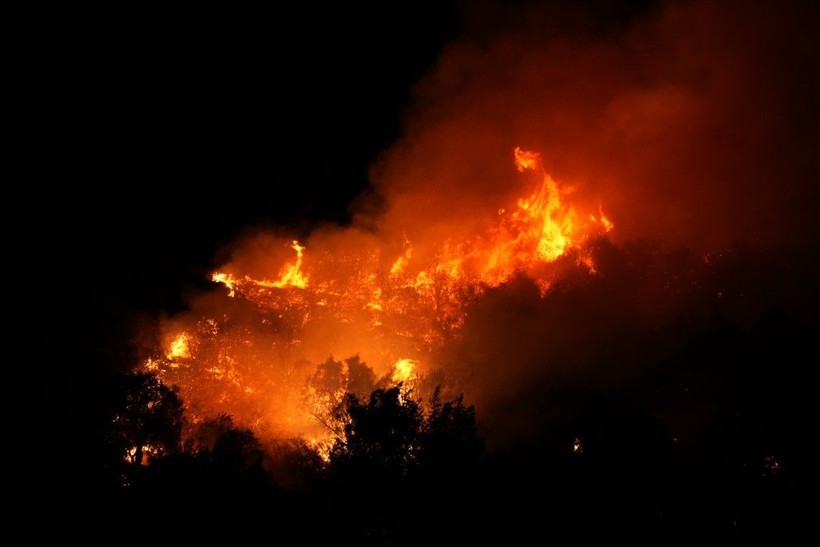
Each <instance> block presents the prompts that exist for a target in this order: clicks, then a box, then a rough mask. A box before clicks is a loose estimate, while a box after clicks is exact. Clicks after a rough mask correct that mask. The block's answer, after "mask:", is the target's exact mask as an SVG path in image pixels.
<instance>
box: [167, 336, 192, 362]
mask: <svg viewBox="0 0 820 547" xmlns="http://www.w3.org/2000/svg"><path fill="white" fill-rule="evenodd" d="M190 339H191V336H190V335H189V334H188V333H187V332H183V333H180V334H179V335H178V336H177V337H176V338H174V340H173V341H172V342H171V347H170V348H169V349H168V353H167V357H168V359H169V360H171V361H173V360H175V359H190V358H191V348H190V347H189V346H188V342H189V341H190Z"/></svg>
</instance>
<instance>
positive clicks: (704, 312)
mask: <svg viewBox="0 0 820 547" xmlns="http://www.w3.org/2000/svg"><path fill="white" fill-rule="evenodd" d="M557 5H558V6H560V9H559V8H558V7H555V5H551V4H547V3H523V4H517V5H514V7H512V8H500V7H495V8H493V9H494V10H496V11H492V10H491V7H490V5H489V4H488V5H483V6H482V9H484V10H489V11H484V12H481V13H468V14H465V35H464V36H463V37H462V38H460V39H459V40H457V41H455V42H453V43H451V44H449V45H448V46H447V47H446V48H445V49H444V50H443V51H442V54H441V56H440V58H439V60H438V62H437V63H436V65H435V68H434V70H433V71H432V72H431V73H430V74H428V75H427V76H425V77H424V78H423V79H422V80H421V81H419V82H418V83H417V85H416V86H415V89H414V99H413V101H412V102H411V104H409V105H407V108H406V111H405V115H406V126H405V132H404V135H403V137H402V138H401V139H400V140H399V141H398V142H397V143H395V145H394V146H392V147H390V148H389V149H388V150H386V151H385V152H384V153H383V154H382V156H381V157H380V158H378V159H377V161H375V162H374V165H373V167H372V171H371V176H372V184H373V188H372V192H371V193H370V194H369V195H366V196H362V197H361V199H360V200H359V201H358V202H357V203H355V204H354V210H353V213H354V216H353V218H354V220H353V223H352V224H351V225H350V226H332V225H329V226H323V227H319V228H317V229H315V230H314V231H312V232H311V233H309V234H308V235H307V236H306V237H301V238H299V241H298V243H295V242H293V241H292V240H293V239H296V236H293V235H292V234H290V233H289V232H288V229H287V227H282V230H281V232H280V233H270V232H263V233H259V234H256V235H254V236H250V237H248V238H246V239H244V240H242V241H239V242H237V244H236V246H235V248H234V249H233V252H232V254H231V256H230V259H229V260H227V261H226V263H225V264H224V265H223V266H222V267H220V272H221V273H222V274H223V277H222V278H220V279H219V280H220V281H221V282H223V283H225V285H227V288H228V289H230V291H231V292H233V291H234V289H235V288H237V287H238V290H239V291H240V295H239V297H238V298H236V299H235V300H231V299H232V298H234V296H233V295H228V294H227V291H223V290H220V291H216V292H214V293H209V294H207V295H204V296H193V297H192V301H191V306H190V311H189V313H187V314H183V315H181V316H179V317H176V318H172V319H170V320H168V321H167V322H166V323H164V324H163V335H162V337H161V338H162V343H163V344H164V345H166V347H167V345H168V344H170V343H171V342H173V341H176V340H178V339H179V338H178V337H179V336H180V332H193V331H196V332H198V333H199V336H200V338H199V341H198V342H197V344H198V345H196V347H194V348H192V349H191V350H190V352H193V353H187V352H186V353H185V354H184V355H182V354H181V355H179V356H175V357H171V356H168V359H171V361H172V362H171V364H167V363H166V365H164V366H167V367H168V368H167V370H168V371H169V374H171V375H172V376H171V377H172V378H176V379H178V380H179V381H182V382H184V383H185V384H186V385H187V386H188V391H187V392H186V391H185V390H183V396H185V395H189V396H193V395H192V394H193V393H194V392H195V391H196V390H197V389H200V388H201V389H202V390H203V393H204V395H202V397H201V398H200V400H199V402H198V404H199V405H200V409H201V411H202V412H211V413H215V412H217V411H218V410H219V409H220V406H219V405H225V406H224V407H223V408H228V409H229V410H230V411H231V412H233V413H234V414H236V415H237V416H238V417H239V418H240V419H241V420H242V421H244V422H247V423H257V422H258V420H255V418H254V416H255V415H256V414H259V415H265V416H267V417H268V418H269V419H270V420H271V421H272V422H275V424H274V425H273V426H271V429H272V430H273V431H285V432H286V433H289V434H290V433H304V432H306V431H307V430H308V426H307V425H305V424H307V423H308V422H310V419H309V416H305V415H304V413H302V414H300V413H299V411H298V410H293V409H292V408H289V407H288V408H285V407H277V409H276V410H275V411H274V410H272V405H273V404H274V403H271V402H270V401H269V400H267V399H270V398H271V397H275V400H276V401H278V402H280V403H281V402H282V401H285V403H286V404H291V403H292V404H293V405H297V406H298V405H299V404H300V401H301V399H300V397H301V394H300V392H299V390H300V389H302V387H303V386H304V381H305V379H306V378H307V377H308V376H310V375H311V374H312V373H313V368H312V367H314V366H315V365H318V364H319V363H320V362H322V361H324V360H325V359H326V358H327V357H328V356H331V357H333V358H335V359H339V360H341V359H345V358H348V357H350V356H353V355H360V356H361V358H362V360H363V361H365V362H366V363H367V364H368V365H369V366H371V367H372V368H373V369H374V370H375V371H376V374H377V375H378V376H385V375H389V374H390V373H391V370H392V369H391V367H392V365H393V363H394V362H395V361H397V360H399V359H411V360H412V361H413V362H414V363H416V365H417V367H418V372H419V373H420V374H423V373H426V374H430V375H433V374H434V373H436V374H440V376H436V378H448V379H450V380H452V381H453V384H454V386H455V389H460V390H463V391H465V392H466V394H467V397H468V400H470V401H472V402H476V403H477V404H478V408H479V413H480V416H481V418H482V421H483V423H484V424H486V426H487V428H488V431H489V432H491V433H492V434H493V435H495V437H494V439H503V438H509V437H511V436H515V435H516V434H517V433H518V428H519V426H520V429H521V431H525V430H527V429H528V428H530V427H534V425H533V424H526V423H525V421H526V420H525V416H527V415H531V410H532V409H533V407H531V406H528V404H527V403H522V402H521V400H522V394H525V393H529V392H528V391H527V390H532V391H537V389H536V388H535V387H533V386H541V385H551V386H565V385H573V386H578V385H580V384H584V385H585V386H586V387H587V388H589V389H594V387H591V386H602V385H606V386H610V387H611V388H612V389H624V390H636V389H637V390H639V388H638V387H636V384H635V383H634V382H633V378H634V376H635V375H636V374H640V375H643V376H645V375H646V374H649V373H648V372H647V370H652V367H656V366H661V365H663V366H665V367H666V368H667V369H670V368H671V365H670V363H672V362H674V361H675V359H676V358H677V357H675V356H676V355H677V353H676V352H677V351H678V350H679V349H680V347H681V346H683V345H685V344H686V343H687V340H686V339H685V338H682V336H683V335H682V334H681V333H682V332H684V331H681V330H674V331H672V330H671V327H670V324H672V323H673V322H674V324H675V325H677V327H676V328H678V327H679V326H680V324H681V321H682V322H683V323H686V322H693V323H697V322H699V321H703V322H706V323H708V322H709V321H711V320H713V318H714V315H715V313H719V314H720V315H721V316H722V317H725V318H729V319H730V320H731V321H732V322H734V324H735V325H736V326H737V328H739V329H741V330H742V329H743V328H745V327H746V326H748V325H750V324H754V322H755V321H757V320H758V319H760V317H761V315H762V312H761V309H762V308H764V307H765V306H766V305H768V304H770V303H771V302H770V299H771V298H773V296H772V295H771V294H770V293H769V292H768V291H769V290H770V289H769V288H770V287H772V286H773V285H774V284H775V283H774V282H773V281H772V279H774V278H777V277H778V276H780V275H781V274H782V273H783V272H781V271H780V270H777V269H776V268H774V269H767V268H770V266H771V264H772V263H773V262H776V260H773V259H770V258H768V257H770V256H775V255H759V254H756V253H757V252H758V251H756V250H757V249H759V250H761V252H762V251H765V252H767V253H770V252H775V251H778V252H779V251H780V250H782V248H783V247H789V248H792V247H799V246H801V245H813V244H814V241H813V236H812V234H813V231H812V222H813V220H814V219H813V215H814V206H815V205H816V203H817V197H818V196H817V189H816V186H817V185H816V182H817V176H818V174H819V173H818V166H817V159H816V151H817V150H818V149H820V146H819V145H820V135H818V132H817V127H818V126H817V119H816V118H817V110H816V108H815V106H814V101H815V99H816V97H817V96H818V92H820V89H818V82H817V76H816V74H817V73H818V71H817V68H820V67H818V66H817V65H818V59H817V53H816V51H815V50H814V49H813V47H812V46H813V39H812V38H811V36H810V33H811V32H812V30H813V29H812V28H811V17H810V16H811V15H812V13H811V12H812V9H811V7H810V6H809V4H808V3H803V2H787V3H777V4H774V3H771V4H766V5H754V6H752V5H748V6H747V5H735V4H734V3H731V2H670V3H668V4H663V5H658V6H653V7H652V9H646V10H643V11H640V12H639V13H637V14H632V15H631V16H630V17H625V18H624V19H623V20H621V21H619V23H620V24H619V25H615V26H609V27H600V26H596V25H591V24H588V21H589V19H588V18H587V17H585V16H586V15H588V14H587V13H585V12H583V11H582V10H581V11H579V8H571V7H568V6H566V5H563V4H557ZM518 147H520V148H521V149H523V150H528V151H534V152H537V153H538V154H540V166H542V167H543V176H544V177H546V178H543V179H542V178H541V177H542V173H540V172H539V171H538V170H535V171H531V170H525V169H519V171H520V172H516V169H515V166H514V161H513V160H514V150H516V149H517V148H518ZM549 177H551V178H549ZM542 180H543V181H548V180H549V181H553V180H554V182H555V184H556V188H555V189H554V190H551V191H550V192H548V193H551V194H553V196H552V197H553V198H558V199H559V200H560V202H561V204H560V205H555V206H554V210H555V211H556V212H559V213H567V216H566V217H564V219H566V218H569V212H572V214H573V215H575V217H573V218H583V219H586V218H587V216H590V217H592V218H593V220H595V221H596V222H602V221H603V220H602V219H604V218H606V219H607V221H610V220H611V221H612V222H613V223H614V226H615V228H614V229H613V230H611V231H603V230H599V231H597V232H595V233H592V232H590V233H589V234H588V236H586V237H584V238H582V239H579V240H578V241H577V245H570V246H567V247H566V249H564V248H563V247H562V250H563V251H564V252H563V253H562V254H561V256H560V258H558V259H557V260H555V259H550V260H542V262H543V263H544V264H542V266H539V267H529V266H527V267H523V266H522V263H521V262H520V261H518V262H515V261H513V262H510V264H511V266H510V270H509V271H506V270H504V271H502V272H501V273H499V271H501V270H502V268H501V266H499V264H501V263H502V259H503V260H506V259H508V258H509V257H510V256H512V252H513V250H514V251H515V252H519V251H521V250H522V249H524V250H526V249H528V247H526V244H527V241H526V240H525V239H522V238H520V237H517V236H516V237H513V235H515V234H517V233H518V232H515V233H514V230H513V228H516V229H517V228H520V225H522V223H523V221H521V219H520V218H519V217H515V216H514V214H513V213H512V211H513V210H515V208H516V207H517V206H518V207H520V208H521V210H522V211H527V210H530V209H531V208H532V207H531V204H530V205H527V207H530V209H528V208H527V207H524V206H522V201H521V200H522V199H523V200H525V201H526V199H527V198H529V197H530V196H531V195H532V194H533V192H536V193H537V191H538V188H539V185H542V184H543V185H544V186H543V188H548V186H547V183H546V182H542ZM533 189H535V190H533ZM548 189H549V188H548ZM525 205H526V203H525ZM570 208H571V211H570ZM518 212H520V211H518ZM505 223H506V224H505ZM559 224H560V222H559ZM511 234H512V235H511ZM505 238H506V239H505ZM499 242H500V243H499ZM738 243H740V244H742V245H744V246H745V247H743V248H744V249H745V248H748V249H755V250H747V251H740V250H738V247H737V244H738ZM494 245H495V246H494ZM488 249H489V251H488ZM499 249H500V250H499ZM511 249H512V250H511ZM731 249H734V250H733V251H732V252H731V253H729V251H730V250H731ZM302 251H304V255H302V254H301V253H302ZM490 251H491V252H490ZM502 251H503V252H504V253H506V254H503V253H502ZM459 253H460V255H461V256H462V257H468V258H470V260H465V261H464V262H463V263H459V265H458V267H459V268H460V269H459V270H458V275H459V276H461V277H459V282H458V283H456V282H455V281H453V279H455V277H456V275H455V274H453V273H452V272H453V271H454V268H455V266H453V264H454V259H453V256H455V255H459ZM482 253H483V254H482ZM722 253H727V256H729V258H723V254H722ZM297 254H298V256H297ZM479 254H481V256H482V257H484V258H482V260H479V259H478V258H476V257H477V256H478V255H479ZM502 255H503V256H502ZM487 256H489V258H486V257H487ZM516 256H517V255H516ZM761 256H765V257H766V258H760V257H761ZM516 260H517V259H516ZM792 266H793V265H792ZM790 267H791V266H790ZM289 268H290V270H288V269H289ZM750 269H752V270H755V269H757V270H756V271H755V272H754V273H753V272H751V271H749V270H750ZM490 274H492V278H491V280H490V281H488V279H489V277H487V276H490ZM287 275H292V276H300V277H299V278H298V280H299V283H301V284H297V283H294V282H293V280H294V279H296V278H295V277H288V278H287V279H290V281H288V282H287V283H286V282H285V279H286V276H287ZM437 275H441V276H443V277H437ZM447 275H449V276H450V277H446V276H447ZM465 279H466V281H464V280H465ZM225 280H228V281H227V282H226V281H225ZM462 281H464V282H462ZM787 285H788V284H787ZM305 287H308V290H307V291H305V292H299V291H300V290H302V289H304V288H305ZM796 291H798V288H797V287H791V288H781V290H780V292H778V298H780V299H781V300H780V301H779V302H780V304H778V305H781V304H782V305H783V306H789V305H791V304H792V303H793V302H794V301H795V300H797V298H796V297H795V292H796ZM750 295H754V296H755V298H754V299H753V300H752V302H751V303H749V300H750ZM242 298H245V300H242ZM240 300H241V301H240ZM226 303H230V306H227V305H226ZM260 310H262V311H260ZM209 321H210V322H209ZM715 328H718V326H715ZM226 333H230V334H229V335H228V334H226ZM209 337H210V338H209ZM208 340H210V341H211V342H213V343H214V344H217V345H218V344H222V346H220V347H218V348H216V349H211V350H207V351H210V352H211V353H209V357H207V358H205V357H204V355H205V353H204V352H206V346H207V345H208V344H209V343H211V342H208ZM253 348H257V349H253ZM258 348H264V349H258ZM186 351H187V350H186ZM197 351H201V352H203V353H202V355H203V357H202V363H201V364H199V365H196V364H191V363H190V362H188V361H189V360H191V359H192V355H193V360H194V361H196V358H197V357H196V352H197ZM174 359H177V361H173V360H174ZM182 359H185V360H186V361H182ZM154 366H157V365H154ZM260 370H262V371H264V372H263V373H261V374H260V373H259V371H260ZM180 371H181V372H180ZM651 374H659V375H663V374H673V372H671V370H666V371H664V372H659V371H654V370H652V371H651ZM579 378H580V379H582V380H579ZM206 383H207V384H208V386H207V388H206V387H203V386H205V384H206ZM217 384H219V385H217ZM226 386H227V387H226ZM231 386H233V387H231ZM613 386H614V387H613ZM231 390H233V391H231ZM231 393H236V394H240V395H231ZM258 396H261V397H262V398H261V399H260V398H259V397H258ZM640 396H641V397H643V396H646V397H649V398H650V399H651V398H652V397H658V395H657V394H656V395H651V394H643V393H642V394H641V395H640ZM234 397H235V398H236V399H232V398H234ZM241 397H245V399H242V400H243V401H245V402H242V403H236V402H235V400H238V399H239V398H241ZM265 398H267V399H265ZM206 400H207V401H212V403H210V404H209V403H207V401H206ZM225 401H232V402H230V403H225ZM534 404H536V405H544V404H546V403H544V402H543V401H542V400H536V402H535V403H534ZM647 404H650V402H647ZM539 408H541V407H539ZM541 410H544V409H543V408H541ZM659 412H661V413H663V409H660V410H659ZM544 419H547V418H544ZM670 420H671V421H672V422H674V417H670ZM491 440H492V439H491Z"/></svg>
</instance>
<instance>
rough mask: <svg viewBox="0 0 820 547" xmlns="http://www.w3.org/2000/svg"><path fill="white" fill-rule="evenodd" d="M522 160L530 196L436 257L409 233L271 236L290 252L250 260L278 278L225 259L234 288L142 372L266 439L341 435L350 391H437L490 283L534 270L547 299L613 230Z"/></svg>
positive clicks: (171, 335)
mask: <svg viewBox="0 0 820 547" xmlns="http://www.w3.org/2000/svg"><path fill="white" fill-rule="evenodd" d="M513 160H514V165H515V167H516V168H517V170H518V172H519V173H521V175H520V179H518V180H516V179H515V177H513V174H512V173H511V179H512V180H513V181H514V185H515V186H516V187H523V188H527V187H529V188H530V190H529V192H527V193H526V194H525V197H523V198H520V199H518V200H517V201H516V202H513V203H499V204H498V214H497V218H494V219H487V220H486V222H484V223H483V226H484V229H483V230H482V231H481V232H477V233H474V234H472V235H471V236H470V237H468V238H465V239H463V240H454V239H452V238H447V237H442V238H441V241H438V242H432V243H431V242H424V247H425V248H426V249H428V250H429V249H431V248H432V249H433V251H432V252H429V251H428V252H427V253H426V255H427V258H417V257H416V256H415V255H414V242H413V241H411V240H410V239H409V238H407V239H405V240H404V241H402V242H401V250H400V252H399V253H398V254H396V253H395V252H393V253H391V252H390V251H389V248H388V249H386V248H385V247H380V246H378V245H377V244H376V242H375V240H371V241H369V242H365V243H363V244H361V245H360V246H357V247H355V248H351V247H347V248H346V247H339V248H334V247H330V246H322V243H321V240H317V242H316V244H315V245H310V244H307V245H303V244H301V243H300V242H299V241H295V240H292V241H290V242H286V241H284V242H278V241H275V240H271V241H270V242H269V244H270V245H281V247H282V248H289V249H291V250H292V251H293V254H292V255H291V256H290V258H287V259H286V260H285V262H284V263H282V264H280V265H278V266H273V263H274V261H271V260H270V259H269V257H267V256H264V255H261V256H254V257H253V259H254V262H256V263H257V264H259V263H263V264H266V265H268V264H270V265H271V266H272V268H271V269H272V270H273V273H274V274H275V275H271V276H270V277H267V276H265V277H254V276H253V275H251V273H249V272H247V271H243V270H242V262H241V260H240V261H238V262H237V263H228V264H226V265H225V266H224V267H223V268H222V269H220V270H219V271H216V272H214V273H213V274H212V277H211V279H212V280H213V281H214V282H216V283H219V284H221V285H223V286H224V289H225V290H224V291H215V292H214V293H213V294H210V295H208V296H207V297H206V298H205V299H204V300H203V301H201V302H200V307H199V308H195V309H193V310H191V313H190V314H187V315H185V316H183V317H179V318H173V319H172V320H171V321H169V322H168V323H167V324H166V325H165V326H164V327H165V328H164V333H163V337H164V340H165V342H164V344H163V347H161V348H157V350H156V351H154V354H153V355H151V356H150V357H149V358H148V359H147V360H146V362H145V364H144V366H143V368H144V370H145V371H150V372H153V373H156V374H157V376H158V377H159V378H161V379H162V381H163V382H165V383H167V384H169V385H175V386H178V387H179V389H180V393H181V395H182V397H183V399H184V400H185V401H186V404H187V406H188V411H189V413H190V417H191V419H192V420H194V421H197V420H201V419H203V418H205V417H208V416H213V415H216V414H218V413H228V414H230V415H231V416H233V418H234V419H235V420H236V421H237V422H238V423H241V424H243V425H245V426H247V427H250V428H252V429H253V431H255V432H256V433H257V434H259V435H261V436H262V437H265V438H277V437H291V436H301V437H306V438H309V439H312V440H313V441H314V442H320V441H323V440H324V441H326V440H327V439H329V438H332V437H333V435H334V431H333V430H332V428H329V427H327V421H326V420H324V419H322V417H321V415H322V414H323V413H325V412H327V411H328V409H331V408H333V406H334V405H335V404H337V403H338V402H339V401H340V400H341V397H342V396H343V395H344V394H345V393H346V392H353V393H358V394H360V395H364V394H367V393H369V391H370V390H372V389H374V388H375V387H376V386H377V385H386V384H390V383H402V384H403V385H405V386H408V387H409V386H413V388H414V389H416V390H418V391H419V392H420V393H421V394H422V395H424V396H427V395H429V394H430V393H432V390H433V389H434V388H435V387H437V386H436V385H434V384H432V382H434V381H435V380H436V379H439V376H436V374H435V371H436V369H437V368H439V367H440V365H437V354H438V352H439V351H440V350H441V349H442V348H443V347H444V346H445V345H446V344H448V343H449V342H452V341H453V340H456V339H458V338H459V336H460V330H461V328H462V326H463V325H464V321H465V318H466V316H467V314H468V310H469V308H470V306H471V305H473V304H475V303H476V302H477V301H478V300H479V299H480V298H481V296H482V295H483V294H484V293H485V292H486V291H487V290H488V289H491V288H495V287H498V286H500V285H502V284H504V283H506V282H508V281H510V280H511V279H512V278H514V277H515V276H526V277H527V278H528V279H531V280H532V281H533V282H534V283H535V284H536V285H537V286H538V287H539V290H540V293H541V295H542V297H543V296H544V295H546V294H547V293H548V291H549V287H550V285H551V284H552V283H553V282H554V280H555V279H556V276H557V275H558V270H557V269H556V267H555V265H554V263H555V262H556V260H558V259H559V258H560V257H562V256H565V255H567V254H569V253H572V255H573V257H574V260H575V261H576V263H577V264H580V265H583V267H585V268H586V269H587V270H588V271H589V272H590V273H591V274H592V273H594V272H595V264H594V261H593V260H592V257H591V255H590V254H589V253H588V252H587V251H586V250H585V249H586V245H587V243H588V242H589V241H590V240H591V239H594V238H597V237H600V236H601V235H603V234H606V233H607V232H609V231H610V230H612V228H613V226H614V225H613V223H612V221H611V220H610V219H609V218H607V216H606V215H605V214H604V212H603V208H602V207H601V206H598V207H596V208H595V209H594V211H593V212H589V211H583V210H580V209H578V208H576V207H575V206H574V205H573V203H572V197H573V196H572V195H568V194H567V192H566V191H565V190H562V188H561V187H560V186H559V184H558V183H557V182H556V181H554V180H553V179H552V177H550V176H549V175H548V174H547V173H546V172H545V171H544V169H543V166H542V164H541V159H540V156H539V155H538V154H537V153H535V152H532V151H525V150H522V149H520V148H515V150H514V154H513ZM442 235H443V236H446V234H442ZM391 247H392V248H395V245H392V246H391ZM280 255H281V252H280ZM335 359H341V361H336V360H335ZM444 387H446V388H448V389H451V390H452V389H458V388H459V386H458V385H450V386H444ZM322 407H324V410H322Z"/></svg>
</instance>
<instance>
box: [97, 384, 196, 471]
mask: <svg viewBox="0 0 820 547" xmlns="http://www.w3.org/2000/svg"><path fill="white" fill-rule="evenodd" d="M182 427H183V403H182V399H181V398H180V397H179V393H178V390H177V388H176V387H169V386H167V385H165V384H164V383H162V382H161V381H160V380H159V379H158V378H157V377H156V376H154V375H153V374H147V373H135V374H130V375H128V376H125V377H124V385H123V391H122V400H121V403H120V405H119V408H118V409H117V410H116V411H115V413H114V416H113V418H112V420H111V432H110V436H109V440H110V443H111V444H112V445H113V447H114V449H115V451H116V453H117V454H118V455H119V456H118V457H120V458H122V459H123V460H125V461H127V462H128V463H130V464H131V465H132V466H134V467H139V466H141V465H145V464H147V463H148V462H149V461H150V459H155V458H161V457H163V456H167V455H170V454H174V453H176V452H178V451H179V450H180V448H181V439H182Z"/></svg>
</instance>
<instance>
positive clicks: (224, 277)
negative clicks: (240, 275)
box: [211, 272, 236, 298]
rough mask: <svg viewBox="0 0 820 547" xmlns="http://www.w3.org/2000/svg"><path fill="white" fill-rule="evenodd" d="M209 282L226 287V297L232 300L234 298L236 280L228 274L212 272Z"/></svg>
mask: <svg viewBox="0 0 820 547" xmlns="http://www.w3.org/2000/svg"><path fill="white" fill-rule="evenodd" d="M211 280H212V281H214V282H216V283H222V284H223V285H225V286H226V287H228V296H230V297H231V298H233V297H234V296H236V278H234V276H232V275H231V274H229V273H223V272H214V274H213V275H212V276H211Z"/></svg>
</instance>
